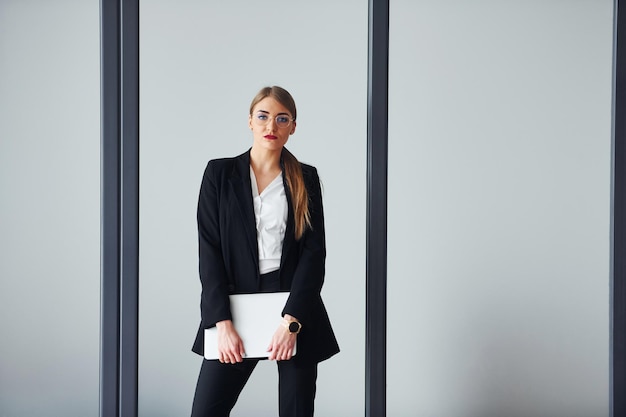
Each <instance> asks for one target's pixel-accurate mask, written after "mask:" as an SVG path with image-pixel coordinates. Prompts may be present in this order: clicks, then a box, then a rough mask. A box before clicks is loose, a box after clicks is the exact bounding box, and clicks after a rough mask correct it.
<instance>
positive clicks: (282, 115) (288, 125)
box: [250, 111, 296, 129]
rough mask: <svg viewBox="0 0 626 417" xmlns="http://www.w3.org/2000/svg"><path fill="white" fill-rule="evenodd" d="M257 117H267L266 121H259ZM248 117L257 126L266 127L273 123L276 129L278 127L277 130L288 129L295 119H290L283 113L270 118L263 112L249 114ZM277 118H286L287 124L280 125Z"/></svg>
mask: <svg viewBox="0 0 626 417" xmlns="http://www.w3.org/2000/svg"><path fill="white" fill-rule="evenodd" d="M259 116H265V117H267V119H266V120H261V119H259ZM250 117H251V118H252V120H253V121H254V123H255V124H256V125H257V126H267V125H268V124H270V123H271V121H274V123H276V127H278V128H279V129H288V128H290V127H291V125H292V124H293V123H294V122H295V121H296V119H294V118H293V117H291V116H290V115H289V114H285V113H281V114H277V115H276V116H270V115H269V114H267V113H265V112H262V111H258V112H256V113H253V114H251V115H250ZM278 117H286V118H287V119H288V122H287V124H286V125H285V126H282V125H280V124H279V122H278V121H277V120H276V119H277V118H278Z"/></svg>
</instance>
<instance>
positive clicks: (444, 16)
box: [387, 0, 613, 417]
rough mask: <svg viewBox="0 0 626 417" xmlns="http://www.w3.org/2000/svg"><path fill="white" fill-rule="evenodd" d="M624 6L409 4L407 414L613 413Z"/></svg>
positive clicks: (393, 40) (403, 334) (400, 121)
mask: <svg viewBox="0 0 626 417" xmlns="http://www.w3.org/2000/svg"><path fill="white" fill-rule="evenodd" d="M612 14H613V5H612V2H611V1H596V0H594V1H591V0H588V1H524V2H520V1H472V2H463V1H445V2H434V1H392V2H391V13H390V54H389V55H390V97H389V101H390V105H389V126H390V128H389V220H390V221H389V271H388V274H389V293H388V297H389V300H390V302H389V310H388V323H389V328H388V336H389V339H388V368H387V369H388V376H389V378H388V403H387V409H388V411H389V413H388V414H389V415H390V416H394V417H395V416H429V417H435V416H476V417H489V416H494V417H496V416H507V417H514V416H520V417H521V416H524V417H530V416H559V417H560V416H563V417H574V416H580V417H591V416H606V415H608V401H609V394H608V393H609V284H610V281H609V237H610V236H609V232H610V230H609V222H610V168H611V161H610V157H611V71H612Z"/></svg>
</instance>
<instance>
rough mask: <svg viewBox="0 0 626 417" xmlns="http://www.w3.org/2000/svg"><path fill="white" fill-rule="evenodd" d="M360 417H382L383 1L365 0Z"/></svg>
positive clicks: (384, 321)
mask: <svg viewBox="0 0 626 417" xmlns="http://www.w3.org/2000/svg"><path fill="white" fill-rule="evenodd" d="M368 45H369V46H368V86H367V89H368V91H367V235H366V236H367V257H366V264H367V265H366V275H367V276H366V280H367V282H366V333H365V338H366V351H365V415H366V416H367V417H383V416H385V415H386V411H387V410H386V408H387V405H386V398H387V395H386V394H387V393H386V385H387V375H386V374H387V370H386V367H387V364H386V359H387V358H386V356H387V163H388V158H387V102H388V73H389V68H388V67H389V60H388V51H389V1H388V0H369V39H368Z"/></svg>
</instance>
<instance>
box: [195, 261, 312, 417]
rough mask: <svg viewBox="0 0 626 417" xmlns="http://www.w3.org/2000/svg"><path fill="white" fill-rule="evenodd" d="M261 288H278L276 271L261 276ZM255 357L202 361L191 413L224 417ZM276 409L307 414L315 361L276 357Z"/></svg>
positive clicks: (293, 415) (290, 416) (290, 415)
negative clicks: (301, 361)
mask: <svg viewBox="0 0 626 417" xmlns="http://www.w3.org/2000/svg"><path fill="white" fill-rule="evenodd" d="M261 282H262V287H261V291H263V292H272V291H278V290H279V289H280V281H279V275H278V271H275V272H270V273H268V274H264V275H262V276H261ZM258 362H259V360H258V359H244V360H243V362H240V363H234V364H233V363H221V362H220V361H217V360H210V361H209V360H206V359H204V360H203V361H202V367H201V368H200V375H199V376H198V383H197V384H196V392H195V395H194V399H193V406H192V409H191V416H192V417H228V416H229V415H230V412H231V410H232V409H233V407H234V406H235V403H236V402H237V399H238V398H239V394H241V391H242V390H243V387H244V386H245V385H246V382H248V379H249V378H250V375H252V371H254V368H255V367H256V365H257V363H258ZM276 363H277V364H278V411H279V416H280V417H311V416H313V411H314V407H313V406H314V401H315V391H316V385H315V383H316V381H317V364H315V363H314V364H301V363H299V362H298V361H296V360H293V359H292V360H289V361H277V362H276Z"/></svg>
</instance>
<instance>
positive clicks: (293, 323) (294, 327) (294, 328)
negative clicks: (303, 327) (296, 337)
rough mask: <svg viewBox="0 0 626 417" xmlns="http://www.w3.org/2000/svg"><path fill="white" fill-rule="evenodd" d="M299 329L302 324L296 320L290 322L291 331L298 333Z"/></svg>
mask: <svg viewBox="0 0 626 417" xmlns="http://www.w3.org/2000/svg"><path fill="white" fill-rule="evenodd" d="M298 330H300V325H299V324H298V323H296V322H295V321H292V322H291V323H289V331H290V332H291V333H296V332H297V331H298Z"/></svg>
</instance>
